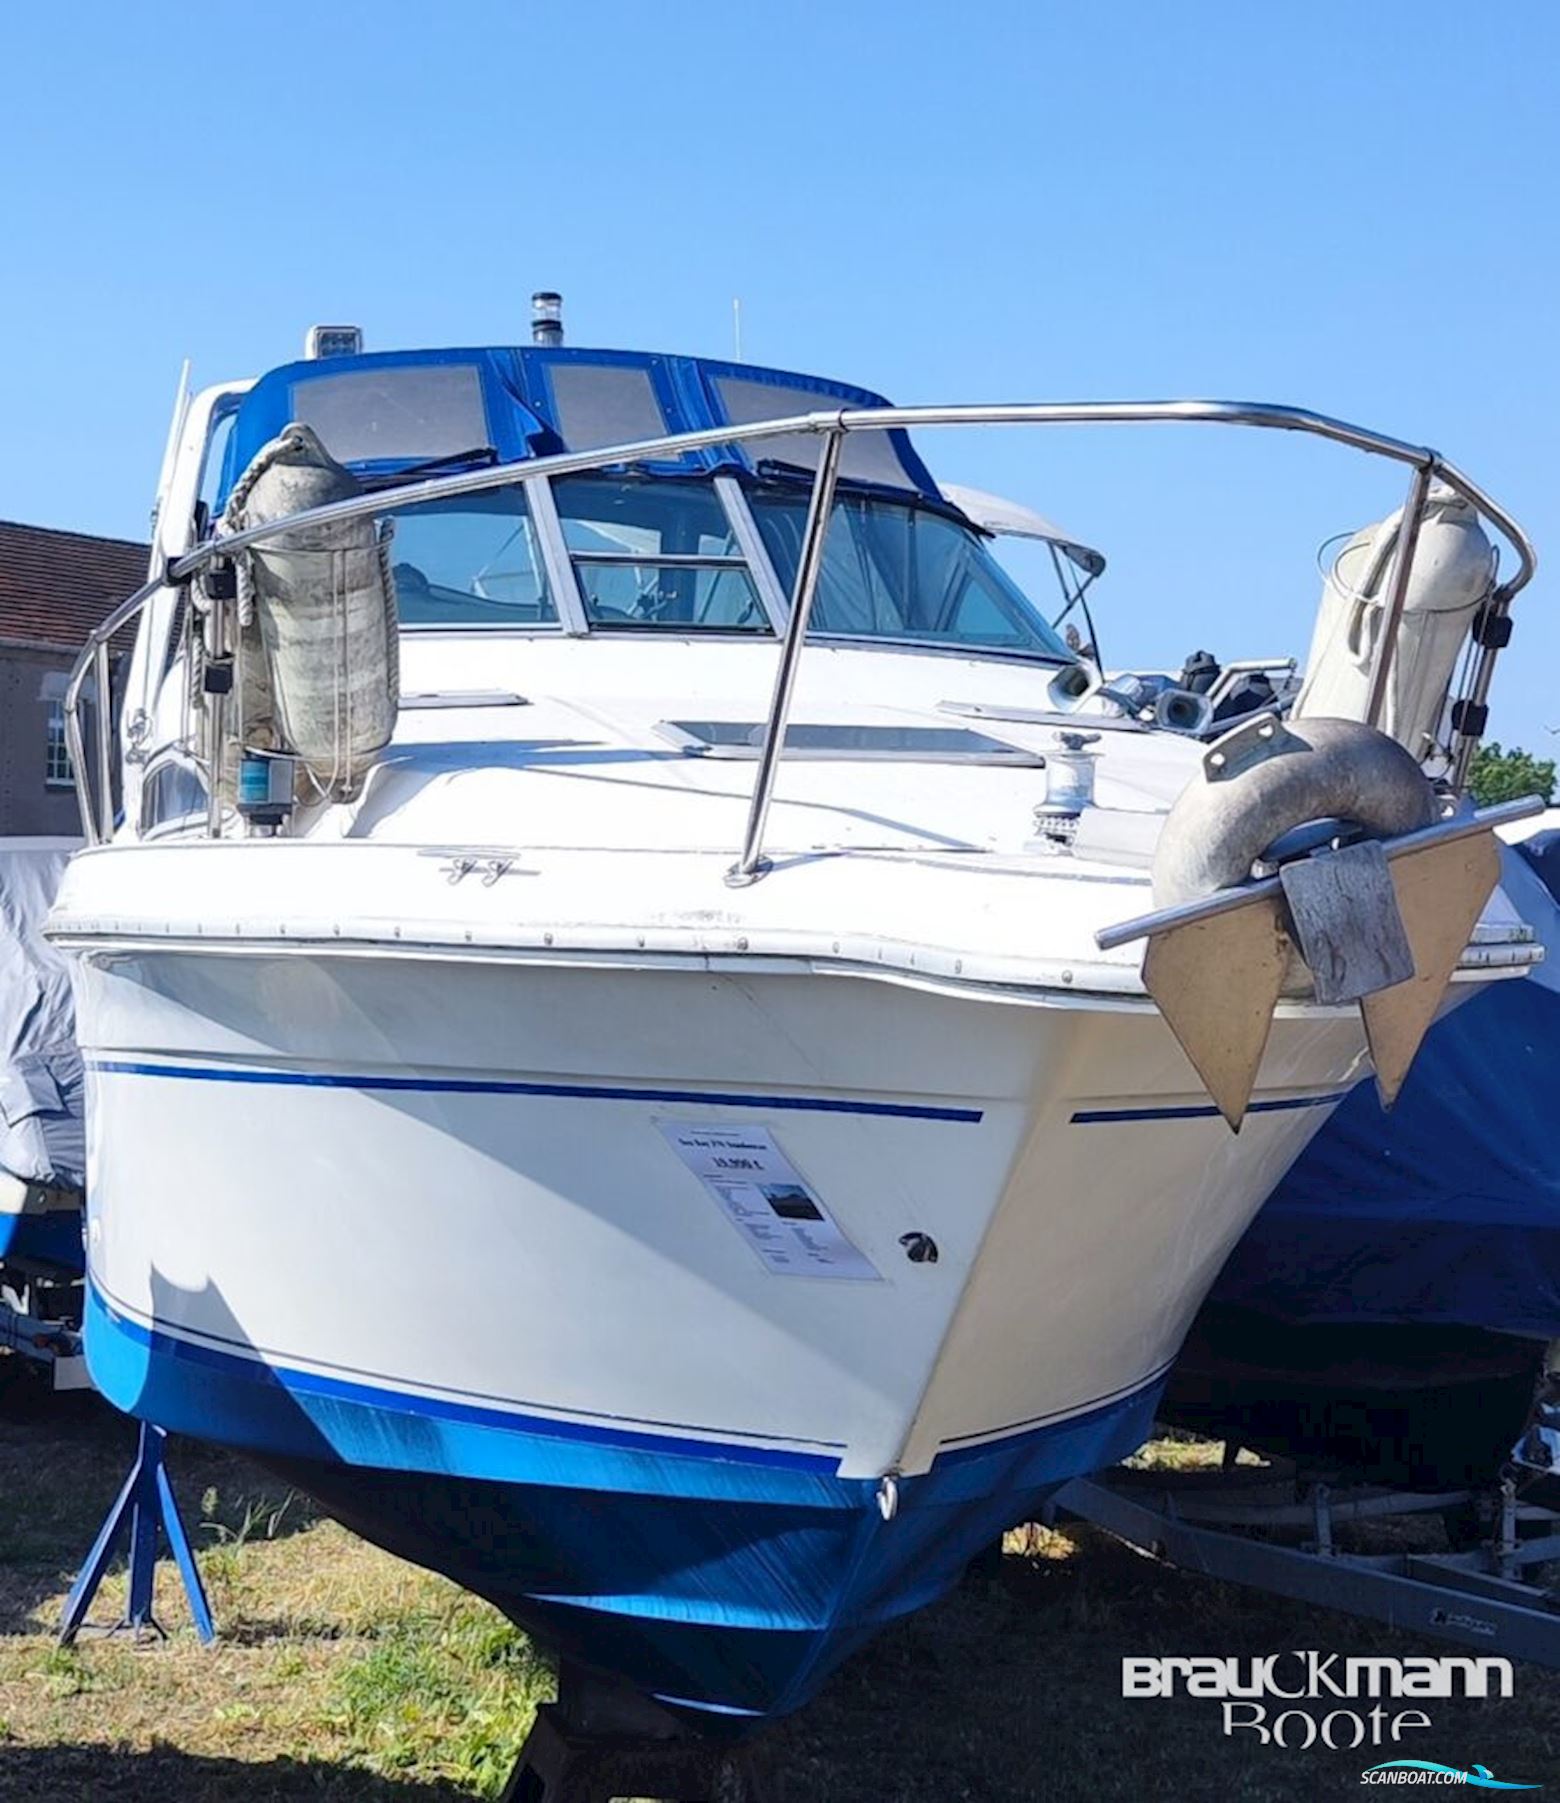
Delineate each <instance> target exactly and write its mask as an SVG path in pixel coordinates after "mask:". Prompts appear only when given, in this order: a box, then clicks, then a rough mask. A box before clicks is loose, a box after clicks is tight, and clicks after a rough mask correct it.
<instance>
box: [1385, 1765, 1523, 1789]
mask: <svg viewBox="0 0 1560 1803" xmlns="http://www.w3.org/2000/svg"><path fill="white" fill-rule="evenodd" d="M1360 1783H1361V1784H1471V1785H1473V1786H1474V1787H1475V1788H1476V1789H1478V1790H1542V1789H1543V1786H1542V1785H1539V1784H1516V1783H1513V1782H1512V1781H1511V1780H1509V1779H1504V1778H1497V1777H1496V1776H1495V1774H1494V1773H1493V1772H1492V1771H1491V1770H1490V1768H1489V1767H1488V1766H1487V1765H1471V1766H1469V1767H1468V1769H1467V1770H1466V1771H1464V1770H1463V1768H1462V1767H1461V1766H1456V1765H1438V1764H1437V1763H1436V1762H1435V1761H1434V1760H1432V1759H1389V1760H1387V1762H1386V1763H1385V1764H1384V1765H1372V1766H1367V1767H1366V1768H1365V1770H1364V1771H1363V1772H1361V1773H1360Z"/></svg>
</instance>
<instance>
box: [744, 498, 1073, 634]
mask: <svg viewBox="0 0 1560 1803" xmlns="http://www.w3.org/2000/svg"><path fill="white" fill-rule="evenodd" d="M748 500H749V502H750V504H751V505H752V508H753V514H754V517H755V518H756V519H757V521H758V529H759V532H760V533H761V534H762V536H763V540H764V545H765V547H766V548H767V550H768V552H769V556H770V560H771V562H772V563H773V564H774V566H775V569H776V572H777V573H778V575H779V577H780V580H781V581H782V582H783V583H784V584H785V586H786V590H787V592H789V591H790V589H791V587H792V585H793V584H794V582H795V580H796V564H797V559H798V557H799V555H800V550H801V542H802V530H803V527H804V525H805V523H806V519H807V496H806V494H805V493H797V494H795V495H791V494H779V493H776V492H775V491H773V490H770V491H765V490H762V489H752V490H749V491H748ZM810 625H811V629H812V631H814V632H817V633H835V634H838V635H840V636H842V637H851V638H876V639H906V640H918V641H920V642H921V643H923V644H924V643H928V642H931V643H936V644H945V645H967V646H969V647H971V648H972V649H990V650H1003V651H1027V652H1029V653H1031V654H1033V655H1038V656H1041V657H1046V658H1054V659H1055V660H1056V661H1057V662H1059V663H1072V662H1074V658H1073V654H1072V652H1070V651H1069V650H1068V649H1067V647H1066V646H1065V645H1064V644H1063V643H1062V641H1061V639H1060V638H1058V636H1057V635H1056V633H1055V632H1053V631H1052V629H1051V628H1050V627H1049V626H1048V625H1047V624H1046V623H1045V621H1044V620H1042V619H1041V618H1040V616H1039V615H1038V614H1037V613H1036V612H1035V611H1034V609H1033V607H1032V606H1031V605H1030V603H1029V601H1028V600H1027V599H1026V597H1025V595H1024V593H1023V591H1022V590H1021V589H1020V588H1019V587H1018V585H1017V584H1016V583H1015V582H1014V581H1013V579H1012V578H1011V577H1010V576H1009V575H1008V574H1007V572H1006V571H1005V570H1004V569H1003V568H1002V567H1001V565H1000V564H998V563H997V561H996V559H995V558H994V557H993V556H992V555H991V553H990V552H989V551H988V550H987V548H986V544H985V541H984V540H983V539H981V538H980V537H979V536H978V535H977V534H976V533H974V532H972V531H970V529H969V528H968V527H967V526H963V525H961V524H960V523H959V522H958V521H957V520H951V519H949V518H948V517H947V516H946V515H944V514H941V513H937V512H934V511H933V510H932V509H931V508H929V507H913V506H906V505H905V504H904V503H902V502H899V501H886V500H876V499H871V498H867V497H863V496H841V497H840V498H839V499H838V500H836V502H835V504H834V512H833V515H832V516H831V518H830V520H829V533H828V537H827V538H826V540H825V541H824V558H823V570H822V573H821V575H820V577H819V583H818V594H817V597H816V599H815V600H814V602H813V613H812V620H811V622H810Z"/></svg>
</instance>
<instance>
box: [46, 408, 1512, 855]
mask: <svg viewBox="0 0 1560 1803" xmlns="http://www.w3.org/2000/svg"><path fill="white" fill-rule="evenodd" d="M1188 424H1190V425H1213V426H1252V427H1258V428H1261V429H1264V430H1268V431H1280V432H1302V433H1307V434H1309V435H1310V436H1312V437H1316V438H1325V439H1330V440H1332V441H1333V442H1334V443H1335V444H1343V445H1348V446H1350V447H1351V448H1353V449H1354V450H1358V451H1363V452H1365V453H1366V454H1367V455H1370V456H1376V457H1385V458H1387V459H1389V460H1390V461H1392V462H1396V463H1406V464H1407V465H1409V467H1410V468H1411V470H1412V471H1413V474H1412V477H1411V478H1410V481H1409V487H1408V495H1407V499H1406V501H1405V503H1404V511H1403V520H1402V525H1401V527H1400V529H1399V533H1398V539H1397V546H1396V550H1395V555H1394V560H1393V567H1392V577H1391V581H1390V583H1389V585H1388V589H1387V599H1386V611H1385V617H1384V619H1383V623H1382V632H1381V639H1380V643H1379V645H1378V647H1377V652H1376V660H1375V663H1374V665H1373V667H1372V671H1371V683H1370V690H1369V696H1368V702H1367V709H1366V712H1367V718H1368V720H1369V722H1370V723H1371V724H1372V725H1374V724H1376V723H1377V722H1378V721H1379V720H1380V718H1381V714H1382V710H1383V708H1384V706H1385V702H1386V696H1387V691H1388V684H1389V682H1390V680H1391V674H1392V666H1393V661H1394V657H1395V654H1396V649H1397V637H1398V628H1399V626H1400V624H1401V621H1402V617H1403V608H1404V603H1405V601H1406V600H1407V596H1408V583H1409V577H1410V575H1411V574H1412V570H1413V560H1414V548H1415V545H1416V543H1417V541H1418V537H1419V529H1420V525H1421V523H1422V521H1423V518H1424V509H1425V502H1426V498H1427V496H1428V494H1429V490H1430V484H1431V482H1432V481H1440V482H1444V483H1445V484H1446V485H1447V486H1448V487H1449V488H1451V489H1453V490H1454V491H1455V492H1456V493H1457V494H1459V495H1461V496H1462V497H1463V498H1464V499H1465V500H1467V501H1468V502H1469V503H1470V504H1471V505H1472V506H1473V507H1474V508H1475V509H1476V510H1477V511H1478V512H1479V513H1480V514H1481V515H1482V516H1483V517H1484V518H1485V519H1486V520H1487V521H1489V522H1490V524H1491V525H1493V526H1494V527H1495V528H1496V530H1497V531H1498V532H1499V533H1500V534H1501V535H1502V536H1503V537H1504V538H1505V539H1506V540H1507V541H1508V543H1509V544H1510V545H1511V546H1512V548H1513V549H1514V550H1515V551H1516V554H1517V568H1516V570H1515V572H1514V573H1513V574H1512V576H1511V577H1510V578H1508V580H1506V581H1505V582H1503V583H1501V584H1500V585H1499V586H1498V587H1497V588H1496V589H1495V590H1494V592H1493V593H1492V594H1491V596H1490V598H1489V600H1488V601H1487V602H1486V603H1485V605H1484V608H1483V609H1482V611H1481V614H1480V616H1479V620H1478V625H1477V628H1476V642H1477V647H1478V654H1477V657H1476V659H1475V661H1474V665H1473V671H1472V677H1471V681H1470V682H1469V685H1468V692H1467V694H1466V695H1465V696H1464V697H1462V698H1461V700H1460V701H1459V702H1458V704H1457V709H1456V712H1455V715H1454V720H1453V728H1454V748H1453V771H1452V778H1453V782H1454V784H1455V785H1456V786H1457V787H1461V786H1462V784H1463V782H1464V780H1465V779H1466V775H1467V770H1468V764H1469V762H1470V760H1471V758H1472V756H1473V750H1474V747H1475V745H1476V744H1477V743H1478V740H1479V737H1480V735H1481V733H1482V732H1483V729H1484V720H1485V707H1486V702H1487V698H1488V695H1489V688H1490V681H1491V678H1492V677H1493V675H1494V668H1495V658H1496V656H1497V654H1498V652H1499V651H1500V649H1501V647H1502V646H1503V645H1504V644H1505V643H1506V639H1507V637H1508V636H1509V627H1508V625H1507V623H1506V614H1507V611H1508V609H1509V608H1510V605H1511V602H1512V599H1513V597H1514V596H1516V595H1517V593H1518V592H1519V591H1520V590H1522V589H1523V588H1525V587H1526V586H1527V584H1528V583H1529V582H1530V581H1531V580H1532V576H1533V572H1534V569H1535V567H1536V558H1535V555H1534V552H1533V547H1532V545H1531V544H1530V543H1529V541H1528V538H1527V535H1526V534H1525V533H1524V532H1523V530H1522V528H1521V527H1520V526H1519V525H1518V524H1517V523H1516V521H1515V520H1514V519H1512V517H1511V516H1510V515H1509V514H1508V513H1507V512H1506V511H1505V509H1504V508H1502V507H1500V506H1498V505H1497V504H1496V503H1495V502H1494V501H1493V500H1491V499H1490V497H1489V496H1488V495H1486V494H1485V493H1484V491H1483V490H1482V489H1480V488H1479V487H1478V486H1477V484H1475V483H1474V482H1472V481H1471V480H1470V479H1469V478H1468V477H1467V476H1465V475H1463V474H1462V472H1461V471H1460V470H1458V469H1457V468H1456V467H1455V466H1454V465H1453V464H1450V463H1448V462H1447V461H1446V460H1445V458H1443V457H1442V456H1441V455H1440V453H1439V452H1437V451H1433V450H1431V449H1429V448H1428V447H1427V446H1424V445H1414V444H1408V443H1406V442H1404V441H1403V440H1402V439H1397V438H1389V437H1387V436H1386V435H1385V434H1383V433H1379V432H1372V431H1369V430H1367V429H1366V428H1365V427H1363V426H1355V425H1351V424H1350V423H1349V422H1348V421H1347V420H1340V419H1332V418H1329V417H1328V416H1327V415H1326V414H1321V413H1308V412H1306V411H1304V410H1302V409H1300V408H1296V407H1280V406H1273V405H1268V404H1265V403H1260V402H1252V401H1080V402H1072V401H1029V402H1022V401H1021V402H1013V403H1006V404H997V405H982V404H976V405H965V406H950V407H859V408H844V409H841V410H840V411H838V412H833V413H829V412H822V413H805V414H797V415H793V416H791V417H788V418H785V419H771V420H760V421H756V422H754V423H752V424H749V425H741V426H736V425H729V426H712V427H709V428H707V429H705V430H702V431H698V432H681V433H674V434H671V435H669V436H667V437H663V438H652V439H641V440H637V441H635V442H632V443H628V444H619V445H612V446H608V447H606V448H603V449H599V450H591V451H573V452H566V453H564V454H562V455H559V456H555V457H538V458H533V459H528V460H526V461H524V462H520V463H509V464H499V465H495V466H484V467H483V468H481V469H473V470H463V471H459V472H457V473H456V474H454V475H450V476H439V477H433V478H430V479H427V480H424V481H421V482H408V483H404V484H402V485H400V486H398V487H395V488H391V489H377V490H374V491H372V492H370V493H368V494H364V495H359V496H354V497H352V498H351V499H350V500H345V501H336V502H333V503H331V504H330V505H328V506H325V507H315V508H311V509H310V510H308V511H307V512H304V513H297V514H291V515H289V516H288V517H287V518H285V519H279V520H271V521H268V522H267V523H266V524H264V525H261V526H253V527H250V528H248V529H247V530H245V531H242V532H232V533H228V534H227V535H226V536H223V537H217V538H213V539H209V540H208V541H207V542H206V543H205V544H202V545H198V546H196V547H195V548H194V549H193V550H191V551H188V552H186V553H185V554H184V555H183V556H181V557H176V558H172V559H170V560H169V561H168V563H167V565H166V567H165V568H164V569H162V570H160V571H159V572H158V573H157V575H155V576H154V577H153V578H152V579H151V580H150V581H148V582H146V583H144V584H143V585H142V586H141V587H140V588H138V589H137V590H136V591H135V593H134V594H133V595H131V596H129V597H128V598H127V599H126V600H124V601H122V602H121V603H120V605H119V606H118V607H116V608H115V609H114V610H113V612H112V613H110V614H109V616H108V617H107V619H105V620H104V621H103V623H102V625H100V626H99V627H98V628H97V630H96V631H95V632H94V633H93V634H92V636H91V637H90V638H89V639H88V641H87V643H86V645H85V647H84V648H83V650H82V652H81V655H80V657H79V658H78V659H77V660H76V665H75V668H74V669H73V670H72V672H71V677H70V682H69V685H68V687H67V689H66V694H65V731H66V738H67V744H68V746H69V749H70V756H71V762H72V765H73V767H74V769H75V771H76V782H77V799H78V802H79V805H80V808H81V823H82V830H83V832H84V834H85V835H86V839H87V842H88V844H89V845H99V844H102V843H103V842H104V841H105V840H107V839H109V838H111V837H112V836H113V831H114V798H113V780H112V778H113V764H112V752H111V749H110V732H111V718H110V717H111V712H112V710H111V709H110V707H109V706H108V697H109V656H108V647H109V642H110V641H111V640H112V638H113V637H114V635H115V633H117V632H119V631H121V630H122V629H123V628H124V627H125V626H126V625H128V624H129V623H130V621H132V620H133V619H135V618H136V617H137V615H138V614H139V613H140V612H141V610H142V608H144V607H145V606H146V604H147V602H148V601H150V600H151V599H152V597H153V596H154V595H156V594H158V593H159V592H160V591H162V590H163V589H165V588H169V587H178V586H181V585H183V584H185V583H187V582H188V581H189V580H190V579H191V578H192V577H193V576H195V575H197V574H198V573H199V572H200V571H201V570H203V569H205V568H206V567H207V566H208V565H210V564H212V563H215V562H218V561H219V560H226V559H229V558H231V557H233V556H234V555H235V553H237V552H239V551H242V550H245V549H246V548H248V547H249V546H251V545H257V544H261V543H265V542H267V541H269V540H272V539H277V538H281V537H283V536H284V535H285V534H287V533H289V532H292V531H294V530H296V529H297V528H299V527H301V526H320V525H327V524H330V523H332V522H342V521H347V520H355V519H363V518H369V517H372V516H374V515H377V514H382V513H387V512H390V511H392V510H394V511H400V510H402V509H405V508H408V507H415V506H417V505H419V504H421V503H423V502H429V501H446V500H450V499H452V498H454V497H456V496H460V495H471V494H485V493H489V492H491V491H493V490H496V489H502V488H507V487H511V486H513V485H514V484H517V483H522V482H531V481H536V480H538V479H542V480H545V479H546V478H548V477H552V476H568V475H577V474H580V473H582V472H585V471H590V470H599V469H604V468H607V467H609V466H614V465H622V464H630V465H632V464H637V463H644V462H648V461H657V462H659V461H664V460H667V459H670V458H675V457H678V456H680V455H682V454H683V453H685V452H689V451H700V450H710V449H715V448H717V447H719V446H723V445H735V444H743V445H747V444H755V443H762V442H763V441H764V440H766V439H774V438H786V437H795V436H798V435H802V434H811V435H814V436H816V437H818V438H820V439H821V440H822V444H821V447H820V451H819V456H818V464H817V469H816V472H815V474H814V477H813V484H812V493H811V498H810V502H809V505H808V512H807V523H806V527H805V530H804V533H803V539H802V551H801V556H800V558H799V560H798V563H797V570H796V579H795V582H794V584H793V586H792V591H791V595H790V601H789V613H788V617H787V620H786V630H785V635H784V637H783V638H782V640H781V644H780V658H779V663H778V665H777V667H776V671H775V683H774V690H773V693H772V696H771V699H770V704H769V713H768V717H767V720H766V724H765V729H764V742H763V748H762V751H761V754H760V757H759V760H758V769H757V774H756V776H755V778H754V782H753V793H752V796H751V798H750V800H749V803H748V817H747V826H746V829H745V831H744V833H743V836H742V845H741V849H740V851H739V852H738V855H737V859H736V862H735V863H734V864H733V865H732V866H731V868H730V870H729V871H728V872H727V881H728V882H730V883H732V884H737V885H740V884H746V883H752V882H754V881H756V880H757V879H758V878H759V877H760V876H762V875H763V874H764V872H765V871H766V870H767V869H768V867H769V866H768V862H767V860H766V859H765V857H764V853H763V840H764V827H765V823H766V821H767V819H768V815H769V804H770V800H771V797H772V796H773V793H774V785H775V776H776V773H777V771H778V769H779V765H780V758H781V755H782V752H783V750H784V746H785V735H786V728H787V725H788V723H789V720H790V713H791V699H792V695H793V693H794V690H795V687H796V673H797V668H798V665H799V663H800V660H801V652H802V645H803V643H804V641H805V640H806V637H807V626H808V621H809V620H810V618H811V616H812V608H813V601H814V599H815V597H816V595H817V590H818V579H819V576H820V573H821V571H822V569H823V554H824V547H825V543H826V540H827V537H828V527H829V521H830V517H831V514H832V511H833V505H834V494H835V488H836V485H837V483H838V480H839V474H840V459H841V453H842V450H843V446H844V440H845V437H846V435H847V434H848V433H852V432H890V431H906V430H919V429H921V428H923V427H925V428H929V427H933V426H1058V425H1188ZM93 676H95V680H96V686H97V693H98V696H99V704H98V706H97V708H96V709H95V710H94V738H95V743H94V753H95V759H94V761H95V766H96V773H95V777H93V776H89V774H88V772H89V770H90V769H91V768H92V766H91V765H89V762H88V759H87V755H86V736H85V732H84V729H83V725H82V718H81V701H82V695H83V692H84V690H85V687H86V683H87V680H88V678H89V677H93ZM221 754H222V746H221V745H214V746H213V747H212V748H211V756H210V759H209V760H208V762H209V765H210V767H208V768H207V769H206V771H205V775H206V778H207V783H208V786H209V789H210V791H211V793H212V794H213V796H214V795H215V794H216V789H217V783H216V776H217V770H218V768H219V767H220V758H221ZM217 813H218V811H217V809H216V807H215V806H213V808H212V829H211V830H212V831H213V833H215V832H216V831H217V829H218V824H219V823H218V819H217Z"/></svg>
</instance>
